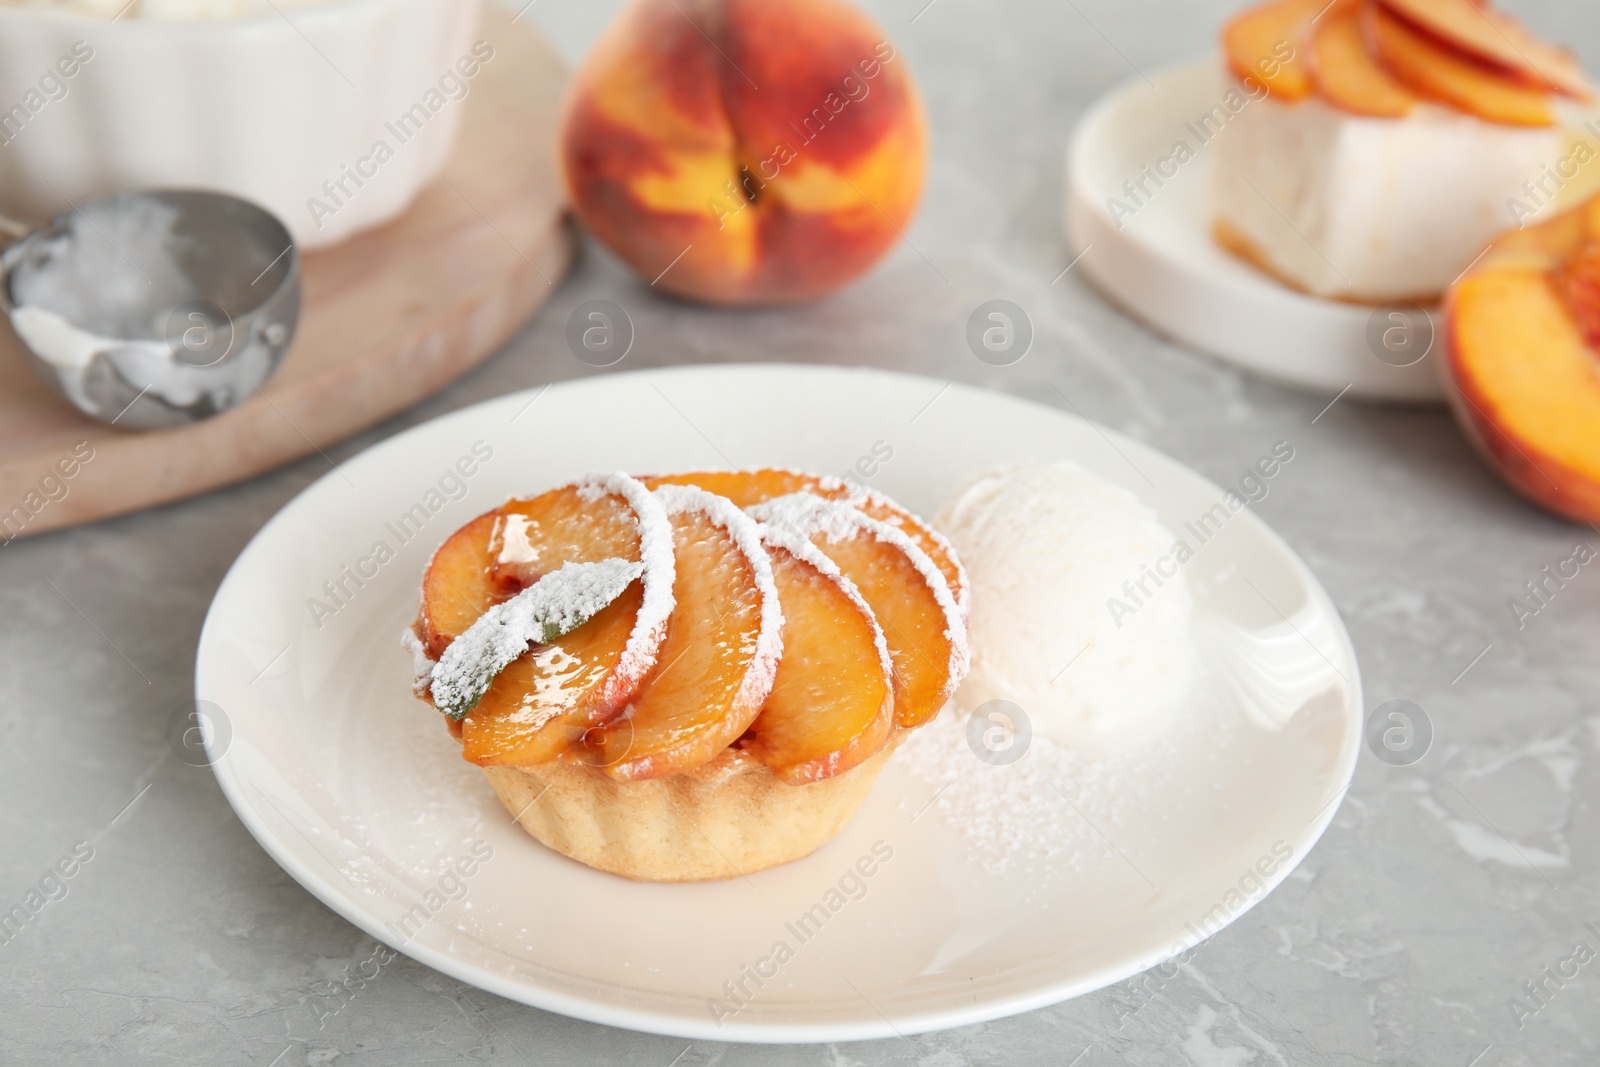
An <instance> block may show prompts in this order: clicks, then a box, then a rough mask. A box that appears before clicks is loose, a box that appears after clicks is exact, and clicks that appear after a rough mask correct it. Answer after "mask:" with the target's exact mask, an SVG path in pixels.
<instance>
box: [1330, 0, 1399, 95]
mask: <svg viewBox="0 0 1600 1067" xmlns="http://www.w3.org/2000/svg"><path fill="white" fill-rule="evenodd" d="M1311 77H1312V80H1313V81H1315V82H1316V86H1317V92H1318V93H1320V94H1321V96H1322V98H1323V99H1324V100H1326V101H1327V102H1328V103H1330V104H1332V105H1333V106H1334V107H1336V108H1339V109H1340V110H1342V111H1348V112H1350V113H1351V114H1353V115H1371V116H1373V117H1375V118H1391V119H1398V118H1404V117H1405V116H1406V115H1409V114H1410V113H1411V111H1412V109H1413V108H1415V107H1416V106H1417V98H1416V97H1415V96H1413V95H1412V93H1411V91H1410V90H1408V89H1407V88H1406V87H1405V86H1404V85H1402V84H1401V83H1400V82H1399V81H1397V80H1396V79H1395V77H1394V75H1392V74H1390V73H1389V71H1388V70H1387V69H1386V68H1385V67H1384V65H1383V64H1382V63H1380V62H1379V61H1378V60H1377V58H1376V57H1374V56H1373V55H1372V53H1371V51H1370V50H1369V49H1368V47H1367V42H1366V37H1365V36H1364V33H1363V30H1362V27H1361V7H1360V5H1359V4H1356V3H1348V2H1341V3H1338V4H1336V5H1335V6H1334V7H1333V8H1331V9H1330V10H1328V11H1327V12H1326V13H1325V14H1324V15H1323V16H1322V17H1321V18H1320V19H1318V20H1317V23H1316V26H1315V27H1314V28H1313V29H1312V31H1311Z"/></svg>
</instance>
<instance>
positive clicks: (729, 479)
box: [644, 467, 969, 617]
mask: <svg viewBox="0 0 1600 1067" xmlns="http://www.w3.org/2000/svg"><path fill="white" fill-rule="evenodd" d="M644 481H645V484H646V485H648V486H650V487H651V488H654V487H656V486H657V485H697V486H699V487H700V488H701V489H704V490H706V491H707V492H709V493H716V494H717V495H718V496H725V497H727V498H728V499H729V500H731V501H733V502H734V503H735V504H737V505H739V506H740V507H741V508H749V507H751V506H753V505H755V504H764V503H766V502H767V501H769V500H773V499H775V498H777V497H780V496H788V495H789V494H790V493H813V494H815V495H817V496H820V497H825V498H826V499H828V500H844V501H848V502H849V503H850V505H851V506H852V507H854V508H856V509H857V510H858V511H861V512H863V513H865V514H866V515H868V516H870V517H871V518H874V519H877V520H878V521H879V522H886V523H888V524H889V525H890V526H894V527H896V528H898V529H900V530H902V531H904V533H905V534H906V536H907V537H909V538H911V540H913V541H915V542H916V543H917V547H919V548H921V549H922V551H924V552H926V553H927V554H928V557H929V558H930V559H932V560H933V562H934V564H935V566H937V567H938V568H939V573H940V574H942V575H944V580H945V584H946V585H948V586H949V587H950V595H951V596H953V597H955V601H956V604H957V606H959V607H960V608H961V611H962V616H963V617H965V616H966V612H967V610H968V599H969V595H968V591H967V572H966V571H965V570H963V569H962V567H961V561H960V560H959V559H957V558H956V552H955V549H953V548H951V547H950V542H949V541H946V540H945V539H944V537H943V535H941V534H940V533H939V532H938V531H937V530H935V529H933V527H931V526H929V525H928V524H927V523H925V522H923V521H922V520H921V519H919V518H918V517H917V516H915V515H913V514H912V513H911V512H909V511H907V510H906V509H905V508H903V507H901V506H900V505H899V504H897V503H895V502H894V501H893V500H890V499H889V498H888V497H886V496H884V495H883V494H882V493H879V492H877V491H876V490H872V489H866V488H864V487H862V486H860V485H852V484H850V483H849V482H847V481H845V480H844V479H843V478H827V477H823V476H821V475H817V474H807V473H806V472H804V471H795V470H787V469H785V468H782V467H762V468H758V469H754V470H742V471H692V472H690V473H688V474H672V475H666V476H663V477H659V478H646V479H645V480H644Z"/></svg>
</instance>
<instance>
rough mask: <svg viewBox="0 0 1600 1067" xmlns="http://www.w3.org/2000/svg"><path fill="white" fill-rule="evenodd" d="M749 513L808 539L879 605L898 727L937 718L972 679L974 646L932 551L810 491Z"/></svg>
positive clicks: (874, 609)
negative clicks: (970, 645) (957, 690)
mask: <svg viewBox="0 0 1600 1067" xmlns="http://www.w3.org/2000/svg"><path fill="white" fill-rule="evenodd" d="M750 511H751V514H752V515H754V516H755V517H756V518H757V519H758V520H760V521H762V522H764V523H767V524H768V525H770V526H773V527H775V528H776V529H778V530H779V531H783V532H785V533H789V534H792V535H795V536H801V537H808V538H809V539H810V540H811V542H812V543H813V544H814V545H816V546H817V547H818V548H820V549H821V550H822V552H823V554H824V555H826V556H827V557H828V558H829V559H831V560H833V562H834V563H835V564H837V565H838V567H839V570H840V571H841V572H843V574H844V576H845V577H846V578H848V579H849V580H850V581H851V582H852V583H853V584H854V585H855V587H856V589H857V590H859V591H860V593H861V596H862V598H863V599H865V600H866V602H867V603H868V604H869V605H870V606H871V607H872V612H873V615H874V616H875V618H876V619H877V622H878V625H879V626H880V627H881V628H882V629H883V636H884V640H885V642H886V643H887V644H888V646H889V658H890V661H891V663H892V665H893V668H894V671H893V674H894V715H895V722H896V723H898V724H899V725H900V726H903V727H906V728H908V729H909V728H911V727H915V726H920V725H922V724H923V723H925V722H927V721H928V720H929V719H931V718H933V717H934V715H936V714H937V713H938V711H939V709H940V708H941V707H943V706H944V703H945V701H946V700H948V699H949V698H950V694H951V693H953V692H954V691H955V688H956V686H957V685H958V684H959V683H960V681H961V679H962V678H963V677H964V676H965V675H966V672H967V641H966V623H965V620H964V619H963V618H962V615H961V610H960V608H958V607H957V606H956V603H955V599H954V598H953V597H952V596H951V595H950V588H949V586H948V585H947V584H946V583H945V580H944V576H943V575H941V574H940V573H939V570H938V568H937V567H936V566H934V563H933V561H932V560H931V559H929V558H928V555H927V553H925V552H923V551H922V549H920V548H918V547H917V545H916V542H914V541H912V540H911V538H910V537H908V536H906V535H905V534H904V533H902V532H900V531H899V530H897V529H895V528H894V527H893V526H890V525H889V524H888V523H884V522H879V521H878V520H876V519H873V518H871V517H869V516H867V515H865V514H863V513H862V512H860V511H858V510H856V509H855V508H852V507H850V506H849V505H848V504H846V503H844V502H843V501H835V500H825V499H823V498H822V497H819V496H816V495H814V494H811V493H794V494H792V495H790V496H786V497H779V498H778V499H776V500H772V501H769V502H767V503H766V504H760V505H757V506H756V507H754V508H751V509H750Z"/></svg>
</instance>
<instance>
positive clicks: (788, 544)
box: [760, 523, 894, 677]
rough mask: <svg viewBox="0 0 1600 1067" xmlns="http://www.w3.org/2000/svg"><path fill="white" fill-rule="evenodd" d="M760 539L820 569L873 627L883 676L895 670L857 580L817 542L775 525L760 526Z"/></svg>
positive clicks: (885, 643) (763, 524) (881, 633)
mask: <svg viewBox="0 0 1600 1067" xmlns="http://www.w3.org/2000/svg"><path fill="white" fill-rule="evenodd" d="M760 530H761V541H762V543H763V544H766V545H770V546H772V547H774V548H781V549H783V550H784V551H785V552H787V553H789V554H790V555H791V556H793V557H795V558H796V559H798V560H800V561H801V562H802V563H808V564H810V565H811V566H813V567H815V568H816V569H817V570H819V571H821V572H822V576H823V577H824V578H827V579H828V580H829V581H831V582H833V584H834V585H836V586H838V587H839V589H840V590H841V591H842V592H843V593H844V595H845V596H846V597H848V598H849V600H850V603H852V604H854V605H855V606H856V608H857V609H859V610H860V612H861V614H862V615H864V616H865V617H866V620H867V622H868V623H869V624H870V625H871V626H872V640H873V643H874V644H875V645H877V647H878V662H879V664H880V665H881V666H882V667H883V673H884V677H888V676H890V675H891V674H893V673H894V661H893V660H891V659H890V658H889V643H888V642H887V641H885V640H884V637H883V627H881V626H879V625H878V617H877V615H875V614H874V613H873V611H872V605H870V604H868V603H867V601H866V598H865V597H863V596H862V595H861V590H859V589H857V588H856V583H855V582H852V581H851V580H850V579H848V578H846V577H845V576H844V572H843V571H841V570H840V569H839V565H838V564H837V563H835V562H834V561H833V560H831V559H829V558H828V556H827V554H826V553H825V552H823V551H822V549H820V548H818V547H817V546H816V545H814V544H812V543H811V542H810V541H807V540H806V539H805V538H803V537H797V536H795V535H794V534H792V533H790V532H789V531H788V530H782V529H779V528H778V527H776V526H768V525H766V524H765V523H762V524H761V525H760Z"/></svg>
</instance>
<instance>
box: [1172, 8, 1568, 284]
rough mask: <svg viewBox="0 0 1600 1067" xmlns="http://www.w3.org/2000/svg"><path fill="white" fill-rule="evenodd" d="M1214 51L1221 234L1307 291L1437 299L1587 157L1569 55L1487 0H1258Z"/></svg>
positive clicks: (1549, 198) (1208, 125) (1212, 122)
mask: <svg viewBox="0 0 1600 1067" xmlns="http://www.w3.org/2000/svg"><path fill="white" fill-rule="evenodd" d="M1223 48H1224V52H1225V53H1226V58H1227V61H1228V66H1229V68H1230V70H1231V71H1232V73H1233V75H1234V77H1235V78H1236V79H1237V84H1236V85H1235V87H1234V89H1233V91H1232V93H1231V94H1230V98H1229V100H1228V101H1226V102H1225V103H1224V104H1223V105H1220V106H1219V107H1217V108H1213V109H1212V111H1211V112H1210V113H1207V115H1206V116H1205V117H1204V118H1202V119H1201V124H1202V126H1203V127H1204V128H1205V129H1207V130H1208V131H1211V136H1217V137H1218V144H1217V153H1218V154H1217V165H1216V185H1215V189H1214V198H1215V232H1216V235H1217V239H1218V241H1219V243H1221V244H1222V245H1223V247H1225V248H1227V249H1228V250H1229V251H1231V252H1233V253H1235V254H1236V255H1238V256H1240V257H1241V258H1243V259H1245V260H1247V261H1249V262H1250V263H1252V264H1254V265H1255V266H1257V267H1259V268H1261V269H1262V270H1264V271H1266V272H1267V273H1269V274H1271V275H1273V276H1274V277H1276V278H1277V279H1279V280H1280V281H1282V282H1284V283H1286V284H1288V285H1290V286H1293V287H1294V288H1297V289H1301V290H1303V291H1305V292H1308V293H1312V294H1315V295H1318V296H1323V297H1328V298H1332V299H1339V300H1348V301H1354V302H1359V303H1370V304H1382V303H1390V302H1402V301H1421V302H1427V301H1432V300H1433V299H1435V298H1437V297H1438V295H1439V294H1440V293H1441V292H1443V291H1444V289H1445V288H1446V287H1448V286H1449V285H1450V283H1451V282H1452V281H1453V280H1454V279H1455V278H1456V277H1457V276H1458V275H1459V274H1460V273H1461V272H1462V271H1463V270H1465V269H1466V268H1467V267H1468V265H1469V264H1470V263H1471V262H1472V259H1473V257H1474V256H1475V255H1477V253H1478V252H1479V250H1480V249H1481V248H1482V247H1483V245H1484V244H1485V242H1487V241H1488V240H1489V239H1490V238H1491V237H1493V236H1494V235H1495V234H1497V233H1499V232H1501V231H1502V230H1505V229H1508V228H1511V227H1513V226H1518V225H1521V224H1522V222H1523V221H1524V220H1525V219H1527V218H1529V217H1532V216H1534V215H1538V214H1542V213H1543V212H1544V209H1545V208H1547V207H1548V206H1549V205H1551V204H1552V203H1554V202H1556V201H1557V199H1558V194H1559V193H1561V190H1562V188H1563V187H1564V186H1566V185H1567V184H1568V182H1569V181H1571V180H1572V179H1573V178H1575V177H1576V175H1577V167H1578V166H1579V165H1581V164H1582V163H1583V162H1585V161H1587V159H1588V158H1592V155H1593V149H1592V148H1590V147H1589V146H1588V145H1587V144H1586V143H1585V142H1581V141H1579V142H1575V140H1574V133H1573V132H1572V131H1569V130H1566V129H1564V128H1563V127H1564V122H1565V121H1566V120H1573V119H1575V118H1576V112H1575V111H1574V109H1573V108H1572V106H1571V105H1572V103H1573V102H1588V101H1591V100H1592V99H1593V91H1592V89H1591V87H1590V83H1589V81H1588V79H1587V78H1586V77H1585V76H1584V73H1583V70H1582V69H1581V67H1580V66H1579V64H1578V62H1577V60H1576V58H1575V57H1574V56H1573V55H1572V53H1570V52H1568V51H1567V50H1565V49H1562V48H1558V47H1555V46H1552V45H1550V44H1547V43H1545V42H1544V41H1541V40H1539V39H1538V38H1537V37H1535V36H1534V35H1533V34H1532V33H1531V32H1529V31H1528V30H1527V29H1526V28H1525V27H1523V26H1522V25H1521V24H1520V23H1518V22H1517V21H1516V20H1514V19H1512V18H1511V17H1510V16H1509V15H1506V14H1503V13H1501V12H1499V11H1497V10H1495V9H1494V8H1493V7H1491V6H1489V4H1488V3H1487V2H1480V0H1331V2H1330V0H1270V2H1268V3H1263V4H1258V5H1256V6H1253V7H1250V8H1248V9H1246V10H1245V11H1244V12H1242V13H1241V14H1239V15H1237V16H1235V17H1234V19H1233V20H1232V21H1231V22H1230V23H1229V24H1228V25H1227V27H1226V28H1225V30H1224V31H1223ZM1223 127H1226V132H1225V133H1224V132H1223ZM1574 153H1576V154H1577V158H1576V162H1575V161H1574V158H1573V157H1574ZM1568 192H1569V193H1570V192H1572V190H1568Z"/></svg>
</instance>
